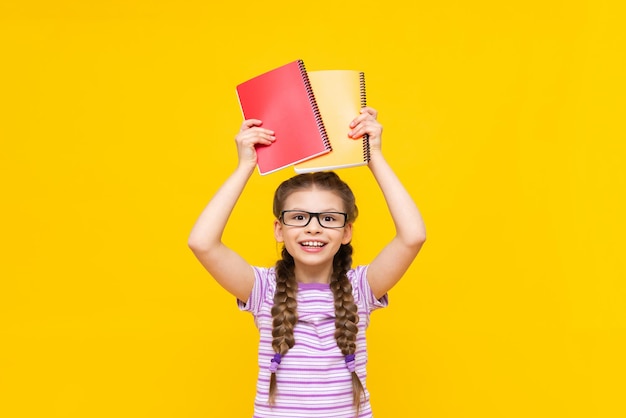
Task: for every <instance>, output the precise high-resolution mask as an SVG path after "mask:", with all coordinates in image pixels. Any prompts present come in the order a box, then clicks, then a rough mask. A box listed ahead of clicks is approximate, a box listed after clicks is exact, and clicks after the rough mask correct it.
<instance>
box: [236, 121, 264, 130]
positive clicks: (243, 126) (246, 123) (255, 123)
mask: <svg viewBox="0 0 626 418" xmlns="http://www.w3.org/2000/svg"><path fill="white" fill-rule="evenodd" d="M262 124H263V122H262V121H261V120H260V119H246V120H244V121H243V122H242V123H241V130H244V129H250V128H252V127H254V126H261V125H262Z"/></svg>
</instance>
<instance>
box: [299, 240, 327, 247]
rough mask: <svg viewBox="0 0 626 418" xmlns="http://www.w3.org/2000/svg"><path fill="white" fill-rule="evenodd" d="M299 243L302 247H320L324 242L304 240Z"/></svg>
mask: <svg viewBox="0 0 626 418" xmlns="http://www.w3.org/2000/svg"><path fill="white" fill-rule="evenodd" d="M300 245H301V246H303V247H309V248H321V247H323V246H324V245H326V244H325V243H323V242H319V241H304V242H301V243H300Z"/></svg>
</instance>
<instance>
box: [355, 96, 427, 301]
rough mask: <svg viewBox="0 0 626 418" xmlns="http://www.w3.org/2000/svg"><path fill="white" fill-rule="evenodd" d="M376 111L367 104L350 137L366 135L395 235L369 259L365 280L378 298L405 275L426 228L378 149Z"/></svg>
mask: <svg viewBox="0 0 626 418" xmlns="http://www.w3.org/2000/svg"><path fill="white" fill-rule="evenodd" d="M376 117H377V112H376V110H374V109H372V108H369V107H366V108H364V109H363V110H362V112H361V115H360V116H359V117H357V118H356V119H355V120H354V121H353V123H352V124H351V126H350V127H351V128H352V132H351V136H352V137H353V138H359V137H361V136H363V135H364V134H367V135H369V141H370V162H369V168H370V171H371V172H372V174H373V175H374V178H375V179H376V182H377V183H378V185H379V187H380V189H381V191H382V193H383V196H384V198H385V201H386V203H387V207H388V208H389V213H390V214H391V218H392V220H393V223H394V226H395V229H396V235H395V236H394V237H393V239H392V240H391V241H390V242H389V243H388V244H387V245H386V246H385V247H384V248H383V249H382V250H381V252H380V253H379V254H378V255H377V256H376V258H374V260H372V262H371V263H370V265H369V267H368V269H367V280H368V282H369V284H370V287H371V288H372V291H373V292H374V295H375V296H376V297H377V298H381V297H382V296H383V295H384V294H385V293H387V291H389V290H390V289H391V288H392V287H393V286H394V285H395V284H396V283H397V282H398V281H399V280H400V279H401V278H402V276H403V275H404V273H405V272H406V270H407V269H408V268H409V266H410V265H411V262H413V260H414V259H415V257H416V256H417V254H418V252H419V251H420V249H421V248H422V245H423V244H424V241H425V240H426V228H425V226H424V221H423V220H422V216H421V214H420V212H419V210H418V208H417V206H416V205H415V202H413V199H412V198H411V196H410V195H409V193H408V192H407V190H406V189H405V188H404V186H403V185H402V183H401V182H400V180H399V179H398V177H397V176H396V174H395V173H394V172H393V170H392V169H391V167H390V166H389V164H388V163H387V161H386V160H385V158H384V157H383V153H382V151H381V134H382V126H381V125H380V124H379V123H378V121H377V120H376Z"/></svg>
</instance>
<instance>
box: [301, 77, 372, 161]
mask: <svg viewBox="0 0 626 418" xmlns="http://www.w3.org/2000/svg"><path fill="white" fill-rule="evenodd" d="M308 76H309V81H310V84H311V87H312V89H313V92H314V93H315V99H316V101H317V106H318V109H319V111H320V114H321V116H322V120H323V122H324V126H325V128H326V133H327V135H328V140H329V141H330V145H331V147H332V151H331V152H330V153H328V154H324V155H322V156H319V157H316V158H313V159H310V160H308V161H305V162H302V163H299V164H296V165H295V166H294V169H295V170H296V172H298V173H304V172H311V171H324V170H334V169H338V168H347V167H356V166H361V165H365V164H367V162H368V160H369V142H367V138H358V139H355V138H350V137H349V136H348V132H350V122H352V120H353V119H354V118H356V117H357V116H358V115H359V113H360V110H361V107H362V106H365V78H364V75H363V73H362V72H359V71H353V70H326V71H309V73H308Z"/></svg>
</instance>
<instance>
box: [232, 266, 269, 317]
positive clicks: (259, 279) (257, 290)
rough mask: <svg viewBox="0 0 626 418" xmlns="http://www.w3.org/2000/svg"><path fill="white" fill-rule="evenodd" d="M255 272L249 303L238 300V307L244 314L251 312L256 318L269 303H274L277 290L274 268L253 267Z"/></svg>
mask: <svg viewBox="0 0 626 418" xmlns="http://www.w3.org/2000/svg"><path fill="white" fill-rule="evenodd" d="M252 269H253V270H254V284H253V286H252V291H251V292H250V297H249V298H248V300H247V301H245V302H244V301H241V300H239V299H237V306H238V307H239V309H240V310H242V311H244V312H250V313H252V314H253V315H254V316H255V317H256V316H257V315H258V314H259V313H260V312H261V309H262V308H263V305H264V304H265V303H267V301H268V295H269V297H270V302H273V294H274V290H275V288H276V278H275V277H276V276H275V273H274V269H273V268H264V267H252Z"/></svg>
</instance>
